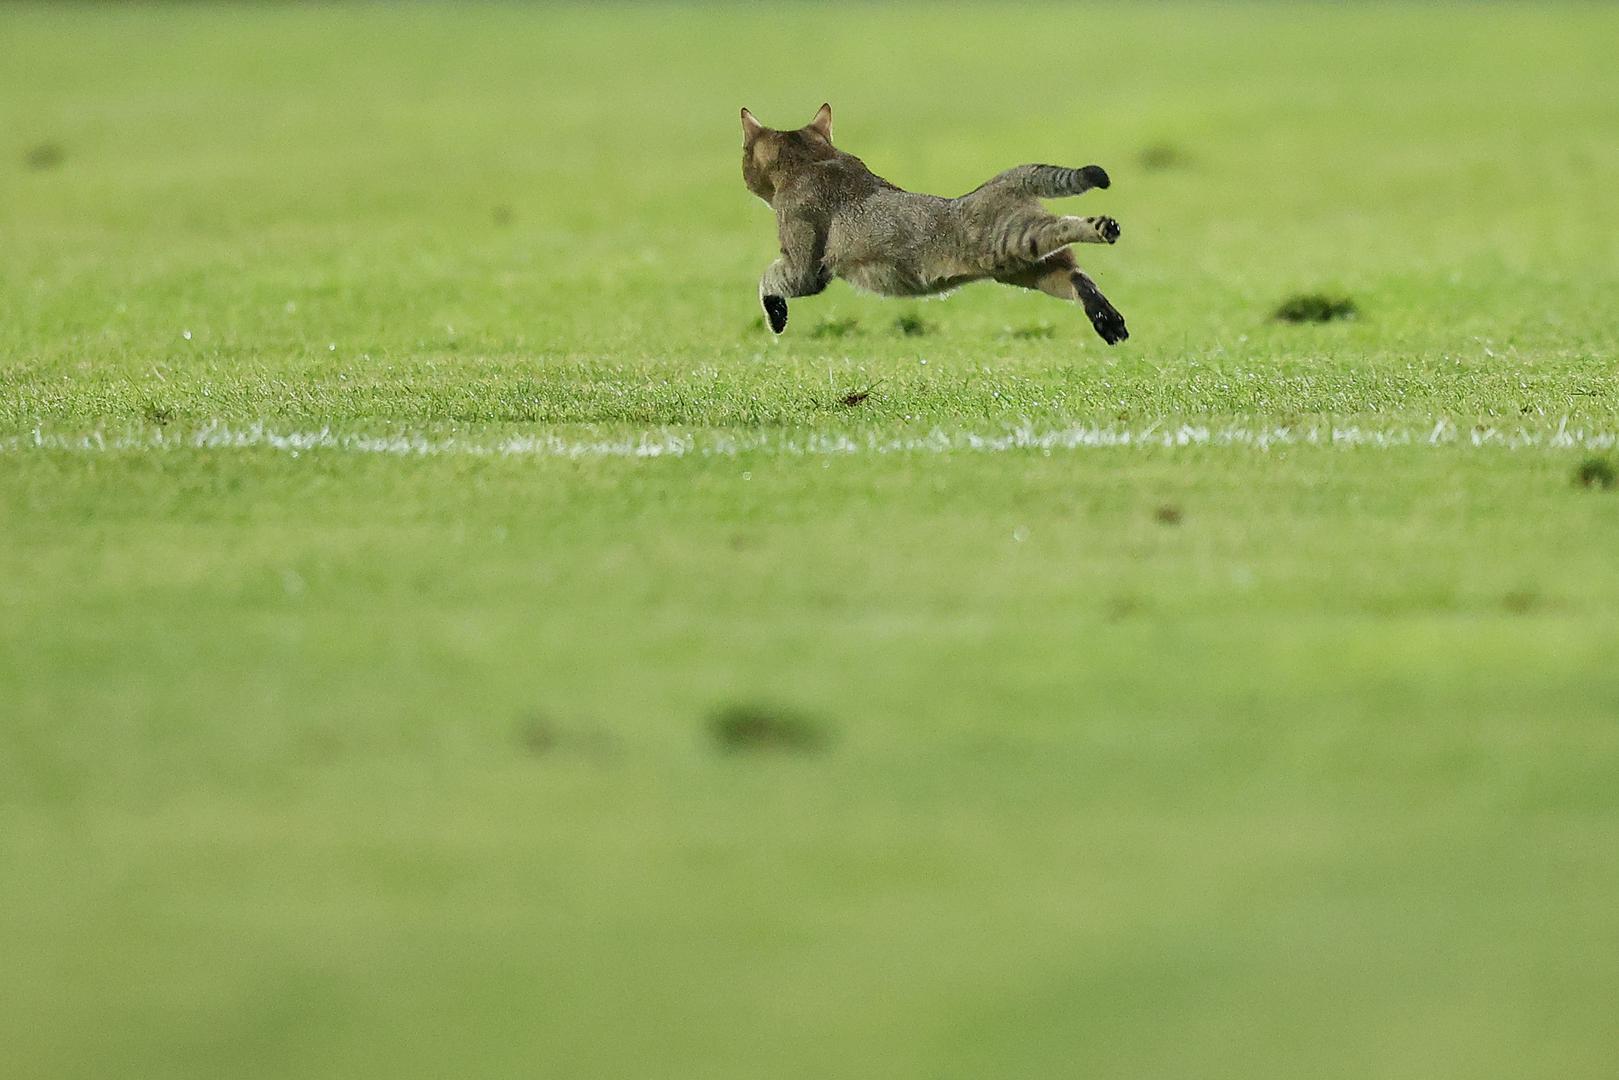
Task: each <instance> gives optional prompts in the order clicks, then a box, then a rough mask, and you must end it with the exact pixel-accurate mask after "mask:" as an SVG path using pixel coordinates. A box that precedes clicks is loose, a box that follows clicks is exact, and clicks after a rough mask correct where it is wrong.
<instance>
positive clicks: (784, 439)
mask: <svg viewBox="0 0 1619 1080" xmlns="http://www.w3.org/2000/svg"><path fill="white" fill-rule="evenodd" d="M1294 446H1326V447H1338V448H1354V447H1372V448H1393V447H1403V446H1455V447H1497V448H1502V449H1508V450H1522V449H1547V450H1612V449H1614V448H1615V447H1616V446H1619V433H1616V432H1615V431H1611V430H1603V429H1597V428H1586V427H1582V426H1579V425H1571V424H1570V422H1569V421H1568V419H1567V418H1564V419H1562V420H1560V421H1558V422H1557V423H1556V424H1555V425H1552V424H1541V425H1536V426H1529V427H1525V426H1514V427H1494V426H1484V425H1471V424H1467V423H1465V422H1464V423H1463V424H1460V425H1459V424H1457V422H1456V421H1454V420H1451V419H1449V418H1443V417H1442V418H1440V419H1438V420H1436V421H1434V423H1433V424H1432V425H1427V424H1424V425H1422V426H1420V427H1415V426H1412V427H1401V426H1393V427H1367V426H1363V425H1359V424H1345V425H1338V424H1327V423H1314V424H1300V425H1289V426H1273V427H1264V426H1261V427H1247V426H1243V425H1240V424H1204V423H1185V422H1179V421H1155V422H1154V423H1151V424H1148V425H1146V426H1144V427H1133V428H1132V427H1124V426H1117V425H1099V424H1075V425H1071V426H1067V427H1040V426H1036V425H1034V424H1028V423H1025V424H1020V425H1016V426H1008V427H1006V428H1003V429H999V430H992V431H949V430H945V429H943V428H933V429H932V430H930V431H927V432H924V433H921V434H903V435H894V434H888V433H884V432H880V431H865V432H798V433H784V432H779V431H773V432H745V433H735V432H724V431H709V430H704V429H698V430H688V431H681V430H671V429H653V430H649V431H642V432H638V433H634V434H627V435H603V436H601V437H590V436H588V435H586V436H575V435H569V434H558V433H555V432H534V433H526V434H525V433H518V434H508V435H488V436H485V437H482V438H480V437H477V436H460V435H429V434H426V433H421V432H397V433H394V434H382V435H378V434H367V433H362V432H339V431H333V430H332V429H331V428H330V427H323V428H319V429H316V430H299V429H284V428H278V427H275V426H273V425H271V424H267V423H265V422H264V421H257V422H254V423H250V424H230V423H225V422H212V423H208V424H205V425H203V426H202V427H199V428H195V429H192V430H190V431H184V432H178V431H171V430H168V429H165V428H135V429H130V430H126V431H122V432H116V433H108V432H106V431H104V430H99V429H98V430H95V431H89V432H81V433H64V432H56V431H46V430H44V429H42V428H38V427H36V428H35V429H34V430H33V431H31V432H29V433H28V434H26V435H12V436H0V453H12V454H21V453H27V452H29V451H67V452H78V453H121V452H138V451H157V452H166V451H174V450H251V449H267V450H275V451H280V452H283V453H292V454H300V453H304V452H308V451H333V452H338V453H349V454H385V455H391V456H396V457H442V456H463V455H464V456H474V457H535V458H569V459H575V458H658V457H736V456H737V455H740V454H765V455H777V456H783V457H859V456H864V455H878V456H881V455H893V454H945V453H953V452H958V451H959V452H965V453H1005V452H1009V451H1019V450H1022V451H1035V452H1040V453H1046V454H1049V453H1052V452H1054V451H1075V450H1096V449H1110V448H1132V447H1133V448H1138V449H1174V448H1178V447H1235V448H1239V449H1250V450H1260V451H1267V450H1271V449H1285V448H1287V447H1294Z"/></svg>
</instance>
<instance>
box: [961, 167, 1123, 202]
mask: <svg viewBox="0 0 1619 1080" xmlns="http://www.w3.org/2000/svg"><path fill="white" fill-rule="evenodd" d="M1110 183H1112V181H1110V180H1109V179H1108V178H1107V170H1105V169H1103V168H1102V167H1101V166H1100V165H1087V166H1085V167H1084V168H1082V169H1069V168H1066V167H1064V166H1062V165H1019V166H1018V167H1017V168H1015V169H1007V170H1006V171H1005V172H1003V173H1001V174H1000V175H999V176H997V177H995V178H994V179H993V180H991V181H990V182H989V183H987V184H984V185H983V187H981V188H979V189H978V190H980V191H982V190H983V188H987V187H1000V188H1004V189H1010V190H1013V191H1016V192H1019V193H1020V194H1024V195H1033V196H1034V197H1035V198H1037V199H1060V198H1062V197H1064V196H1066V195H1083V194H1084V193H1085V192H1087V191H1089V190H1090V189H1091V188H1105V187H1107V186H1108V185H1109V184H1110Z"/></svg>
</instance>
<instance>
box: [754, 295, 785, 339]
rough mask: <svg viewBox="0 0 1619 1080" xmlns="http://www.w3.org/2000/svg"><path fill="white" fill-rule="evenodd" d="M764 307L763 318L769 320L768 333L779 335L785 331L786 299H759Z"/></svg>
mask: <svg viewBox="0 0 1619 1080" xmlns="http://www.w3.org/2000/svg"><path fill="white" fill-rule="evenodd" d="M760 303H762V304H764V306H765V318H766V319H769V320H770V331H771V333H774V334H779V333H781V332H782V331H783V330H785V329H787V299H786V297H782V296H764V297H760Z"/></svg>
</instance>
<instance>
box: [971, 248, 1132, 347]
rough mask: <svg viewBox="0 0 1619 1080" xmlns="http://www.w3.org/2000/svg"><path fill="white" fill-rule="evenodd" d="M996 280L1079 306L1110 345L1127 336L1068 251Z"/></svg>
mask: <svg viewBox="0 0 1619 1080" xmlns="http://www.w3.org/2000/svg"><path fill="white" fill-rule="evenodd" d="M995 280H996V281H999V282H1001V283H1002V284H1004V285H1016V286H1018V287H1019V288H1023V289H1038V290H1040V291H1041V292H1043V293H1045V294H1047V295H1048V296H1055V297H1057V298H1058V299H1059V300H1067V301H1069V302H1071V303H1077V304H1079V305H1080V306H1081V307H1083V308H1084V309H1085V315H1086V316H1087V317H1088V318H1089V319H1090V320H1091V326H1093V327H1095V329H1096V333H1097V335H1098V336H1100V337H1101V339H1102V340H1103V341H1105V342H1107V343H1108V344H1109V345H1117V344H1118V343H1119V342H1121V341H1123V340H1125V339H1126V338H1128V337H1129V336H1130V331H1129V330H1128V329H1126V328H1125V325H1124V316H1123V315H1120V314H1119V309H1118V308H1116V307H1114V306H1113V305H1112V304H1111V303H1109V302H1108V298H1107V297H1105V296H1103V295H1102V290H1101V289H1098V288H1097V287H1096V282H1094V281H1092V280H1091V277H1090V275H1089V274H1087V273H1085V271H1083V270H1081V269H1080V268H1079V265H1078V264H1077V263H1076V262H1075V261H1074V256H1073V254H1072V253H1071V252H1069V251H1068V250H1067V249H1063V250H1061V251H1058V252H1056V253H1055V254H1053V255H1051V256H1050V257H1048V258H1046V259H1043V260H1042V261H1040V262H1039V263H1036V264H1035V265H1034V266H1029V267H1025V268H1023V269H1020V270H1014V271H1010V272H1008V273H1004V274H996V275H995Z"/></svg>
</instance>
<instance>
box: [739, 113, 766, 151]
mask: <svg viewBox="0 0 1619 1080" xmlns="http://www.w3.org/2000/svg"><path fill="white" fill-rule="evenodd" d="M764 129H765V126H764V125H763V124H761V123H759V121H757V120H755V119H754V118H753V114H752V113H750V112H749V111H748V110H747V109H743V110H742V141H743V142H744V143H748V142H752V141H753V137H754V136H755V135H757V134H759V132H761V131H763V130H764Z"/></svg>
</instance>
